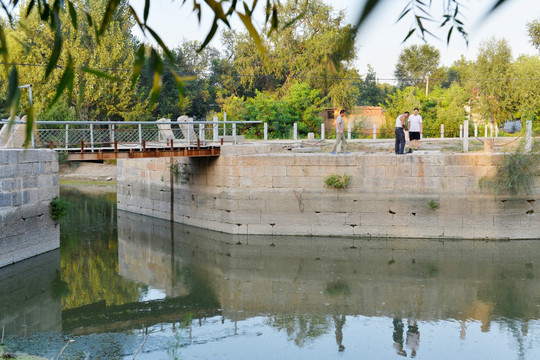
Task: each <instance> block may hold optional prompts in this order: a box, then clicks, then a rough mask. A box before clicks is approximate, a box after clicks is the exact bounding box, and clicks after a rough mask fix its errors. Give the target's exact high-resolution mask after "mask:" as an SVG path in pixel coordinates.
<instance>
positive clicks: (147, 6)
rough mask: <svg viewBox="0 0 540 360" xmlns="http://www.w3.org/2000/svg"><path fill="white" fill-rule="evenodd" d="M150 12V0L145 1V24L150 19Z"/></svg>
mask: <svg viewBox="0 0 540 360" xmlns="http://www.w3.org/2000/svg"><path fill="white" fill-rule="evenodd" d="M149 14H150V0H145V1H144V15H143V16H144V18H143V19H144V24H145V25H146V23H147V21H148V15H149Z"/></svg>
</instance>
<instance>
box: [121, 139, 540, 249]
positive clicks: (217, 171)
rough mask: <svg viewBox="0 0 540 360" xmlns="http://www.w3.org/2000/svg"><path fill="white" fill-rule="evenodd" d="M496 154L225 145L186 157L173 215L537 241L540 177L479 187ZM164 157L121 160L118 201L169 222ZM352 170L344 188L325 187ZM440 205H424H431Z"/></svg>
mask: <svg viewBox="0 0 540 360" xmlns="http://www.w3.org/2000/svg"><path fill="white" fill-rule="evenodd" d="M501 157H502V155H491V154H428V155H418V154H417V155H411V156H395V155H393V154H351V155H344V156H334V155H331V154H294V153H286V154H284V153H272V145H261V144H259V145H245V146H224V147H222V153H221V156H220V157H219V158H217V159H215V160H211V159H197V158H195V159H176V160H175V161H177V162H185V163H187V164H188V165H189V166H188V171H189V173H190V174H191V179H190V183H188V184H185V185H182V184H181V183H173V185H174V197H173V198H174V220H175V221H177V222H181V223H185V224H188V225H193V226H198V227H203V228H208V229H211V230H216V231H223V232H228V233H238V234H246V233H248V234H279V235H323V236H328V235H332V236H334V235H335V236H350V235H359V236H389V237H421V238H478V239H483V238H495V239H496V238H537V237H538V234H539V233H540V211H538V204H540V182H538V181H537V182H536V187H535V188H534V189H533V191H532V193H531V194H529V195H527V196H526V197H516V198H510V197H508V196H498V197H496V196H495V195H494V194H493V192H491V191H490V190H489V189H482V188H480V187H479V185H478V184H479V181H480V179H482V178H483V177H485V176H487V175H490V174H493V173H494V171H495V164H496V163H497V162H498V161H499V160H500V159H501ZM169 161H170V160H169V159H168V158H160V159H137V160H135V159H133V160H119V161H118V208H119V209H122V210H127V211H131V212H135V213H140V214H145V215H150V216H155V217H159V218H162V219H170V218H171V214H170V208H171V206H170V204H171V190H170V183H169V178H170V176H169V171H170V170H169V168H170V167H169V166H168V165H169ZM344 173H346V174H349V175H350V176H351V183H350V185H349V187H348V189H347V190H345V191H336V190H334V189H329V188H325V186H324V179H325V177H326V176H328V175H331V174H344ZM433 202H434V203H436V204H439V205H440V206H438V208H436V209H432V208H430V206H429V204H430V203H433Z"/></svg>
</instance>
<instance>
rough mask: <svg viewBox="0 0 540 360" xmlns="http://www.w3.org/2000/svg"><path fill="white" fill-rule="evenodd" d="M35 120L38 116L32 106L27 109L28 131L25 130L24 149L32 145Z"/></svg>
mask: <svg viewBox="0 0 540 360" xmlns="http://www.w3.org/2000/svg"><path fill="white" fill-rule="evenodd" d="M35 120H36V115H35V112H34V106H32V105H30V106H29V107H28V108H27V109H26V129H25V136H24V144H23V147H28V145H31V140H32V131H34V122H35Z"/></svg>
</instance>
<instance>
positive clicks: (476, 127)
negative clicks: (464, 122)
mask: <svg viewBox="0 0 540 360" xmlns="http://www.w3.org/2000/svg"><path fill="white" fill-rule="evenodd" d="M474 137H475V138H477V137H478V124H474Z"/></svg>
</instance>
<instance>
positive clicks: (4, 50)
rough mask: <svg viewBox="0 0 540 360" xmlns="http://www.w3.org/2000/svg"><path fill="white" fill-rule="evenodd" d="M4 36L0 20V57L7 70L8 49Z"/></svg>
mask: <svg viewBox="0 0 540 360" xmlns="http://www.w3.org/2000/svg"><path fill="white" fill-rule="evenodd" d="M7 46H8V45H7V40H6V34H5V32H4V24H3V23H2V21H1V20H0V55H1V56H2V60H3V61H4V65H5V67H6V69H7V68H8V66H9V65H8V47H7Z"/></svg>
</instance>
